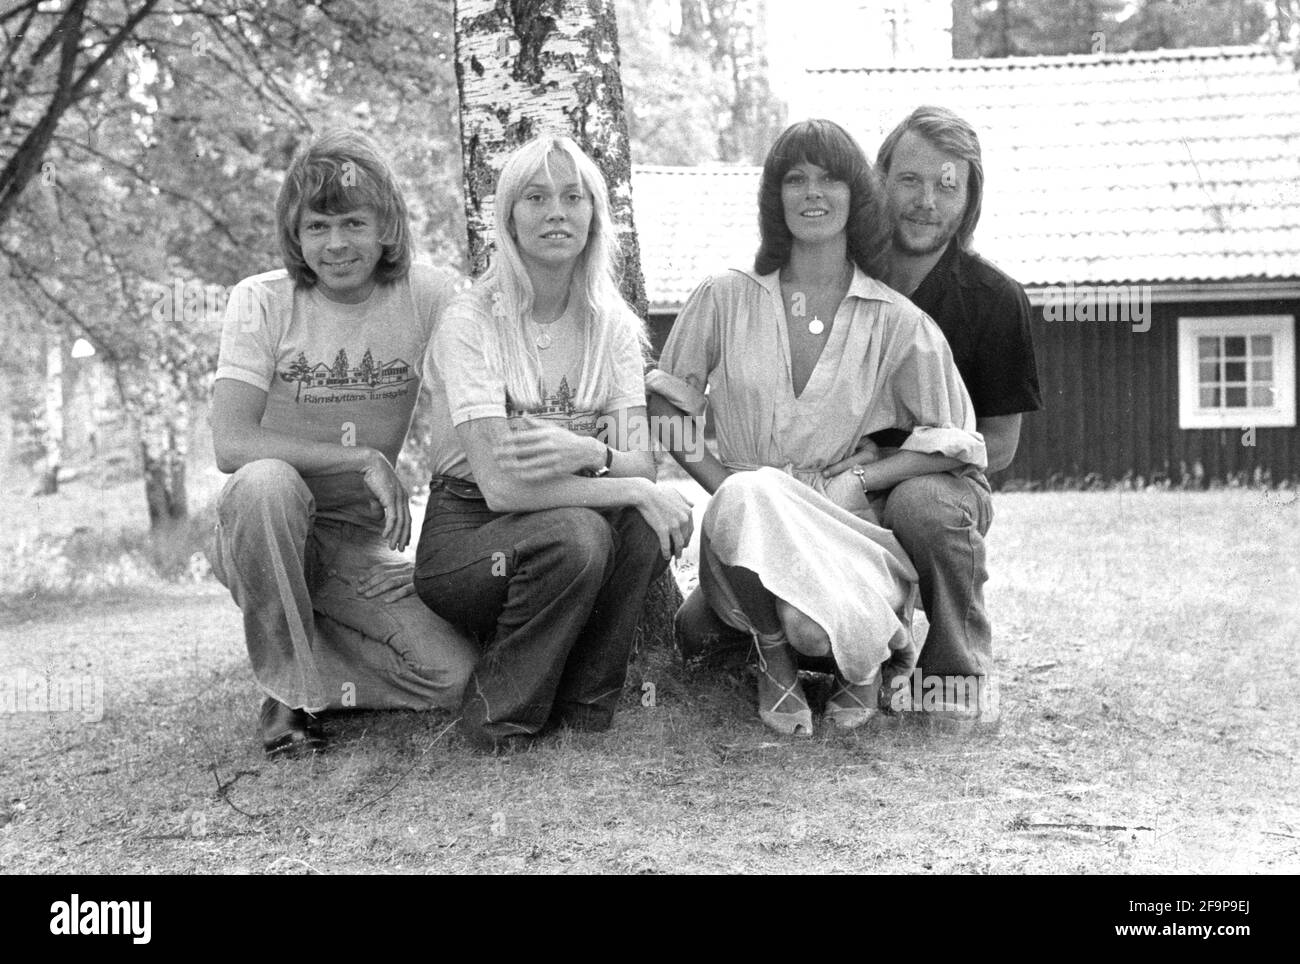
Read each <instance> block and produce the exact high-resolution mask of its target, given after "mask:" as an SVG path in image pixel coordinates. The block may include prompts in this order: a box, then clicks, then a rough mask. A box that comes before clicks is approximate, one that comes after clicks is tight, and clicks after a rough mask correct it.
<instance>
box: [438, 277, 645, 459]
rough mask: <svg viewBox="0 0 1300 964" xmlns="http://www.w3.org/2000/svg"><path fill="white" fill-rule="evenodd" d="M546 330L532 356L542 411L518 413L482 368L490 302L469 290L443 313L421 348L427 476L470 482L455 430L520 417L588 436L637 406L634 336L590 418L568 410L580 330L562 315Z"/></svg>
mask: <svg viewBox="0 0 1300 964" xmlns="http://www.w3.org/2000/svg"><path fill="white" fill-rule="evenodd" d="M541 327H542V326H538V325H531V326H529V330H530V333H533V334H535V333H536V332H537V331H539V330H540V328H541ZM547 327H548V333H549V334H550V336H551V339H552V342H551V345H550V347H549V348H546V349H535V350H536V351H537V358H538V361H539V363H540V368H541V386H540V392H539V394H540V395H541V398H542V406H541V407H540V408H534V409H526V408H523V407H522V406H520V405H519V404H518V403H517V402H516V401H515V400H514V399H512V398H510V397H509V394H508V392H507V391H506V385H505V379H504V377H503V376H502V375H501V373H500V372H499V371H497V369H496V366H495V365H494V364H493V363H492V361H491V360H490V359H493V358H495V357H496V354H497V351H496V322H495V320H494V319H493V317H492V302H491V294H490V293H489V292H488V291H487V290H486V289H484V288H475V289H474V290H472V291H467V292H465V293H464V294H462V295H461V296H460V297H458V298H457V299H456V300H455V301H454V302H453V303H452V305H451V307H450V308H448V309H447V314H446V317H445V318H444V320H443V323H442V324H441V325H440V326H439V327H438V331H437V332H436V333H435V334H434V336H433V340H432V341H430V342H429V354H428V356H427V357H426V358H425V363H424V377H425V381H426V383H427V385H428V388H429V396H430V408H429V411H430V415H429V423H430V450H431V452H432V455H433V471H434V474H436V475H450V476H453V477H455V478H460V479H467V480H470V481H473V478H474V474H473V472H471V471H470V467H469V459H468V457H467V456H466V454H465V448H464V446H463V445H461V441H460V436H459V435H457V434H456V426H457V425H460V424H461V423H462V422H468V421H470V420H472V419H476V418H494V417H495V418H518V417H522V416H525V415H527V416H531V417H533V418H542V419H546V420H547V421H553V422H556V423H557V424H560V425H562V426H564V427H566V428H568V429H569V430H570V431H572V432H577V433H578V434H580V435H588V436H593V435H596V434H597V430H598V429H599V427H600V425H599V420H600V417H601V416H602V415H605V414H609V413H612V412H617V411H619V410H620V409H625V408H636V407H640V406H644V405H645V375H644V364H643V361H642V355H641V345H640V343H639V342H638V341H637V338H636V335H635V332H633V331H631V330H630V329H629V330H628V333H627V337H626V338H624V339H623V340H622V341H621V342H620V343H619V344H618V345H616V346H615V351H614V356H615V358H616V362H615V367H616V373H615V377H614V382H613V385H614V388H613V393H612V394H611V396H610V397H609V398H608V399H606V400H605V401H604V402H603V403H601V404H600V405H598V406H597V408H598V410H597V409H590V410H582V409H579V408H578V407H577V406H576V404H575V402H576V400H577V395H578V392H579V387H580V384H581V383H580V379H581V377H582V366H583V361H584V357H583V332H582V329H581V327H580V326H579V325H578V324H577V322H576V321H575V319H574V318H573V317H572V316H571V315H570V314H568V313H567V312H566V314H565V315H564V316H562V317H561V318H559V319H557V320H556V321H555V323H554V324H552V325H550V326H547ZM528 340H529V341H532V338H531V337H530V338H529V339H528Z"/></svg>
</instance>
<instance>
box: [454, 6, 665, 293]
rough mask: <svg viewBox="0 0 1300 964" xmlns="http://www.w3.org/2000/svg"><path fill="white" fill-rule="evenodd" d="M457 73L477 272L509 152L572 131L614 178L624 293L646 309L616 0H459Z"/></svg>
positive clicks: (612, 197) (472, 249)
mask: <svg viewBox="0 0 1300 964" xmlns="http://www.w3.org/2000/svg"><path fill="white" fill-rule="evenodd" d="M456 83H457V86H458V88H459V91H460V123H461V149H462V153H463V155H464V170H465V214H466V220H467V222H468V228H469V250H470V262H471V266H472V270H473V272H474V273H475V274H478V273H480V272H481V271H482V270H483V269H484V267H486V265H487V260H488V253H489V245H490V241H491V231H492V203H493V199H494V191H495V187H496V180H497V175H498V174H499V173H500V171H501V167H502V165H503V164H504V162H505V158H506V156H507V155H508V154H509V153H510V151H511V150H513V149H514V148H516V147H518V146H519V145H520V144H523V143H525V142H527V141H529V140H531V139H532V138H533V137H535V136H537V135H538V134H541V133H544V132H547V131H555V132H558V133H563V134H567V135H569V136H570V137H572V138H573V139H574V140H576V141H577V142H578V144H580V145H581V146H582V149H583V150H584V151H586V152H587V154H589V155H590V156H591V157H592V159H593V160H595V162H596V163H597V165H599V167H600V169H601V173H603V174H604V175H605V179H606V181H607V182H608V183H609V190H610V204H611V207H612V209H613V216H614V220H615V222H616V224H617V226H618V232H619V241H620V243H621V245H622V248H623V256H624V263H623V271H624V281H623V294H624V296H625V297H626V298H627V300H628V302H629V303H630V304H631V305H632V306H633V307H634V308H635V309H636V310H637V312H638V313H639V314H641V315H642V316H643V317H644V315H645V310H646V300H645V281H644V279H643V277H642V274H641V257H640V249H639V247H638V245H637V240H636V228H635V224H634V221H633V216H632V158H631V153H630V150H629V142H628V134H627V119H626V116H625V114H624V111H623V84H622V81H621V79H620V77H619V66H618V28H617V24H616V22H615V18H614V4H613V0H513V2H511V3H504V2H500V0H457V2H456Z"/></svg>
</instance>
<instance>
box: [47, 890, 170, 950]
mask: <svg viewBox="0 0 1300 964" xmlns="http://www.w3.org/2000/svg"><path fill="white" fill-rule="evenodd" d="M152 916H153V904H152V902H151V901H147V900H88V901H84V902H83V901H82V900H81V897H80V895H78V894H73V895H72V899H71V900H56V901H55V902H54V903H53V904H51V905H50V933H51V934H63V935H68V936H73V935H78V934H129V935H130V936H131V938H132V942H133V943H135V944H148V943H149V937H150V934H151V931H152V922H151V918H152Z"/></svg>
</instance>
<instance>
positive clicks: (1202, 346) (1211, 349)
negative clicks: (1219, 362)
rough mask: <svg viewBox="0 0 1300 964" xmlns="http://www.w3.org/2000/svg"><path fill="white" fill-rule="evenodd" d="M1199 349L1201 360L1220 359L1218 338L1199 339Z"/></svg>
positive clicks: (1197, 340)
mask: <svg viewBox="0 0 1300 964" xmlns="http://www.w3.org/2000/svg"><path fill="white" fill-rule="evenodd" d="M1196 343H1197V345H1198V346H1199V348H1198V349H1197V351H1198V353H1199V355H1200V357H1201V358H1218V357H1219V339H1217V338H1205V337H1201V338H1197V339H1196Z"/></svg>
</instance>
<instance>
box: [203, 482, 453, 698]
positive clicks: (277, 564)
mask: <svg viewBox="0 0 1300 964" xmlns="http://www.w3.org/2000/svg"><path fill="white" fill-rule="evenodd" d="M214 537H215V538H214V542H213V544H212V546H211V547H210V548H209V551H208V558H209V561H210V562H211V563H212V571H213V573H214V574H215V575H216V577H217V578H218V579H219V580H221V582H222V584H223V585H225V586H226V587H227V588H228V589H229V590H230V594H231V595H232V596H233V597H234V599H235V603H236V604H237V605H238V606H239V608H240V609H241V610H243V614H244V641H245V643H246V644H247V646H248V658H249V660H250V662H251V663H252V666H253V675H254V676H255V677H256V678H257V682H258V685H259V686H260V687H261V688H262V690H263V691H264V692H266V693H267V694H268V695H270V696H272V697H274V698H275V699H277V700H279V701H280V702H282V703H285V704H287V705H289V706H291V707H294V708H295V709H306V710H310V711H311V712H313V713H314V712H318V711H320V710H324V709H340V708H345V707H355V708H367V709H429V708H431V707H435V706H436V707H444V708H449V709H450V708H453V707H455V706H456V705H457V704H458V703H459V702H460V700H461V694H462V692H463V690H464V688H465V681H466V679H467V678H468V677H469V673H470V670H471V669H472V668H473V665H474V660H475V658H476V656H477V653H476V651H475V648H474V645H473V643H472V641H471V640H469V639H468V638H467V637H466V636H465V635H464V634H463V633H461V632H460V631H459V630H457V629H456V628H454V627H453V626H450V625H448V624H447V623H446V622H444V621H443V620H441V619H439V618H438V617H437V616H436V615H434V614H433V613H431V612H429V610H428V607H426V606H425V605H424V604H423V603H421V602H420V600H419V599H417V598H415V597H414V596H407V597H405V598H403V599H399V600H397V601H396V602H392V603H386V602H384V601H382V600H380V599H367V598H365V597H363V596H361V595H360V594H359V593H358V592H357V591H356V588H355V586H356V585H357V583H358V582H359V581H360V580H361V579H362V578H364V576H365V574H366V573H367V572H369V571H370V569H371V568H372V567H374V566H376V565H379V564H380V563H394V562H396V563H402V562H404V561H405V560H404V559H403V558H402V556H400V555H399V554H398V553H396V552H394V551H393V550H391V549H389V548H388V546H387V545H386V544H385V543H384V541H383V538H382V536H381V535H380V534H379V533H377V532H374V531H372V530H370V529H366V528H363V527H362V526H358V525H353V524H351V523H348V522H338V521H334V520H330V519H317V518H316V504H315V500H314V499H313V497H312V494H311V490H310V489H309V488H308V487H307V484H306V483H305V482H304V481H303V479H302V476H301V475H299V474H298V472H297V470H296V469H294V467H293V466H291V465H289V463H287V462H283V461H281V460H279V459H259V460H258V461H255V462H250V463H248V464H247V465H245V466H244V467H243V468H241V469H239V471H237V472H235V474H234V475H232V476H231V477H230V479H229V480H228V481H227V482H226V485H225V488H224V489H222V491H221V496H220V498H219V500H218V502H217V528H216V532H215V533H214Z"/></svg>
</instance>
